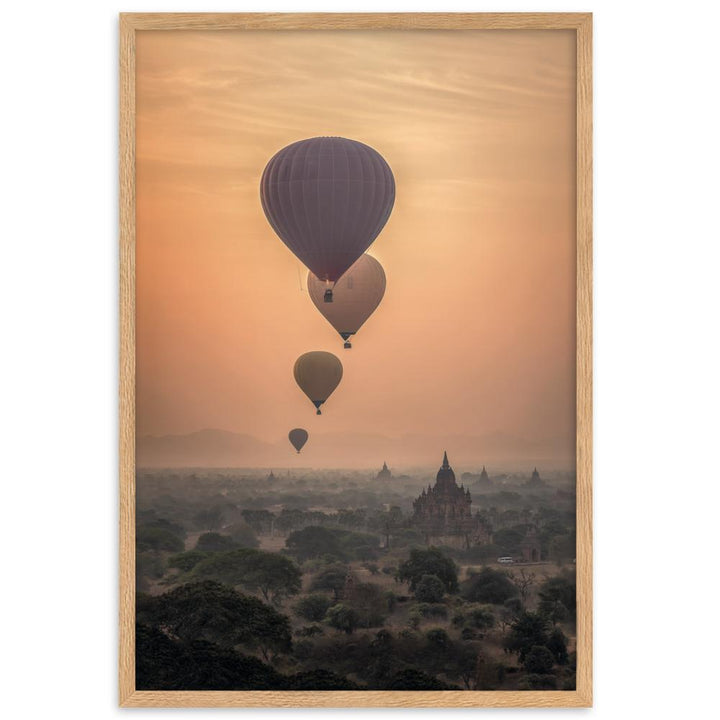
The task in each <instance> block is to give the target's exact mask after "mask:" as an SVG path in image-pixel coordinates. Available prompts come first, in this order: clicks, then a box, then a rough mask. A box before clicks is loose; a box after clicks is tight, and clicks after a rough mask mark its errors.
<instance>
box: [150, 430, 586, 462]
mask: <svg viewBox="0 0 720 720" xmlns="http://www.w3.org/2000/svg"><path fill="white" fill-rule="evenodd" d="M443 450H447V451H448V456H449V457H450V461H451V463H453V464H455V465H457V466H475V465H482V464H485V465H488V464H492V463H496V464H502V465H505V466H507V465H514V466H518V467H519V466H525V465H527V464H533V465H538V466H544V467H547V466H549V465H552V466H553V467H556V468H565V469H571V468H574V466H575V447H574V445H573V446H572V447H568V443H567V442H563V441H562V440H561V439H559V438H558V439H554V440H550V441H547V442H539V441H529V440H526V439H524V438H518V437H513V436H511V435H506V434H503V433H491V434H487V435H482V436H470V435H444V436H439V437H437V436H436V437H430V436H427V435H419V434H412V435H403V436H401V437H397V438H392V437H387V436H385V435H374V434H368V433H323V434H319V433H312V434H311V435H310V439H309V440H308V443H307V445H306V446H305V447H304V448H303V451H302V454H301V455H297V454H296V453H295V451H294V450H293V448H292V447H291V446H290V443H289V442H288V440H287V439H286V438H281V439H279V440H278V441H277V442H274V443H270V442H265V441H263V440H259V439H258V438H256V437H254V436H252V435H247V434H244V433H235V432H231V431H229V430H220V429H205V430H198V431H196V432H192V433H187V434H184V435H161V436H158V435H144V436H140V437H138V438H137V441H136V457H137V465H138V467H142V468H152V467H278V468H279V467H296V466H304V467H308V466H312V467H317V468H323V467H324V468H337V467H344V468H359V467H362V468H368V467H375V466H378V467H380V466H382V463H383V461H387V462H388V464H389V465H390V467H393V466H422V465H430V466H433V465H434V464H437V463H438V462H439V458H441V457H442V451H443Z"/></svg>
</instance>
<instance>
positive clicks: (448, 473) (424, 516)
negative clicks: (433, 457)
mask: <svg viewBox="0 0 720 720" xmlns="http://www.w3.org/2000/svg"><path fill="white" fill-rule="evenodd" d="M412 522H413V525H414V526H415V527H417V528H418V529H419V530H421V531H422V532H423V533H424V535H425V541H426V542H427V543H428V544H429V545H453V546H456V547H466V548H467V547H470V545H471V544H478V543H483V542H488V541H489V534H488V533H487V531H486V529H485V527H484V525H483V524H482V522H481V521H480V518H479V516H477V515H476V516H475V517H473V514H472V498H471V497H470V491H469V490H466V489H465V487H464V486H463V485H459V486H458V484H457V482H456V480H455V473H454V472H453V469H452V468H451V467H450V463H449V462H448V457H447V452H446V453H445V454H444V456H443V464H442V467H441V468H440V470H438V474H437V477H436V478H435V485H434V486H433V487H430V486H429V485H428V488H427V490H423V491H422V493H421V494H420V497H418V498H417V500H415V501H414V502H413V517H412Z"/></svg>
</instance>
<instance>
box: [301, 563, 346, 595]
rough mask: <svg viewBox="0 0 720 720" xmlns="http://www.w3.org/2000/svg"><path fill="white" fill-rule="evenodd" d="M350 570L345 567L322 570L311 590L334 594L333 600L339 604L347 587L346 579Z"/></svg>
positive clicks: (334, 566) (336, 566) (332, 566)
mask: <svg viewBox="0 0 720 720" xmlns="http://www.w3.org/2000/svg"><path fill="white" fill-rule="evenodd" d="M347 573H348V569H347V566H345V565H340V564H336V565H329V566H328V567H326V568H325V569H324V570H321V571H320V572H319V573H318V574H317V575H316V576H315V577H314V578H313V581H312V582H311V583H310V590H311V592H314V591H316V590H327V591H330V592H332V594H333V598H334V599H335V602H336V603H337V602H338V601H339V600H340V594H341V593H342V590H343V588H344V587H345V579H346V578H347Z"/></svg>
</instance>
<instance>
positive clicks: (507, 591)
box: [461, 567, 519, 605]
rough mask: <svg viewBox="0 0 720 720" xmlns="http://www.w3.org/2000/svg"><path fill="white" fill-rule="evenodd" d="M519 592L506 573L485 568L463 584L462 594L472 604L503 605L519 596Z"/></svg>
mask: <svg viewBox="0 0 720 720" xmlns="http://www.w3.org/2000/svg"><path fill="white" fill-rule="evenodd" d="M518 592H519V591H518V589H517V588H516V587H515V585H513V583H512V581H511V580H510V578H509V577H508V576H507V575H506V574H505V573H504V572H501V571H500V570H493V568H490V567H484V568H483V569H482V570H481V571H480V572H479V573H477V574H476V575H473V576H472V577H470V578H469V579H468V580H466V581H465V582H464V583H463V584H462V591H461V594H462V596H463V597H464V598H465V599H466V600H470V601H471V602H480V603H491V604H493V605H502V603H504V602H505V601H506V600H509V599H510V598H511V597H515V596H516V595H518Z"/></svg>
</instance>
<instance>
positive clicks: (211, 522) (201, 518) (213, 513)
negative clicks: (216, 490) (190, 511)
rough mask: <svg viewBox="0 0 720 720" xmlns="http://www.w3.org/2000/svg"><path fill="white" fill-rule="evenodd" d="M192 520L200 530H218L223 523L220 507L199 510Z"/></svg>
mask: <svg viewBox="0 0 720 720" xmlns="http://www.w3.org/2000/svg"><path fill="white" fill-rule="evenodd" d="M193 522H194V523H195V525H196V526H197V527H198V528H199V529H201V530H219V529H220V528H221V527H222V524H223V511H222V508H221V507H213V508H209V509H207V510H200V511H199V512H197V513H195V515H194V516H193Z"/></svg>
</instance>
